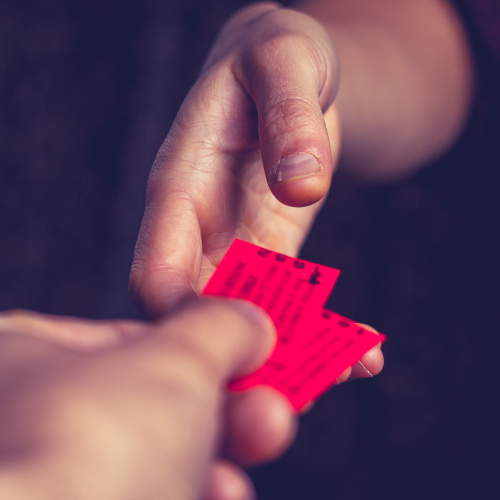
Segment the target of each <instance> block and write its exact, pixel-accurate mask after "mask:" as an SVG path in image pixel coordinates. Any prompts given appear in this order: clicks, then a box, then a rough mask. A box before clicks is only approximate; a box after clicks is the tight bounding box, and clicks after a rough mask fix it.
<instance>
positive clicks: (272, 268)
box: [203, 240, 340, 361]
mask: <svg viewBox="0 0 500 500" xmlns="http://www.w3.org/2000/svg"><path fill="white" fill-rule="evenodd" d="M339 274H340V271H339V270H338V269H333V268H331V267H326V266H321V265H318V264H313V263H312V262H307V261H305V260H300V259H295V258H293V257H288V256H286V255H282V254H279V253H276V252H272V251H271V250H266V249H265V248H261V247H258V246H256V245H252V244H251V243H247V242H246V241H242V240H234V242H233V244H232V245H231V247H230V248H229V250H228V251H227V253H226V255H225V256H224V258H223V259H222V261H221V262H220V264H219V266H218V267H217V270H216V271H215V273H214V275H213V276H212V278H211V279H210V281H209V282H208V284H207V286H206V287H205V290H203V295H215V296H220V297H232V298H239V299H246V300H248V301H250V302H253V303H254V304H257V305H259V306H260V307H262V308H263V309H264V310H265V311H266V312H267V313H268V314H269V316H270V317H271V319H272V320H273V321H274V324H275V326H276V330H277V331H278V339H277V344H278V345H277V347H276V350H275V352H274V353H273V359H274V360H275V361H287V360H288V358H289V356H290V355H291V354H290V352H291V351H293V350H294V347H295V343H296V340H295V339H296V337H298V336H301V335H302V334H303V330H304V328H306V329H307V328H310V326H311V321H315V320H316V316H317V314H316V313H317V312H318V311H320V310H321V308H322V307H323V306H324V304H325V302H326V301H327V299H328V296H329V295H330V293H331V291H332V289H333V286H334V285H335V282H336V281H337V278H338V276H339Z"/></svg>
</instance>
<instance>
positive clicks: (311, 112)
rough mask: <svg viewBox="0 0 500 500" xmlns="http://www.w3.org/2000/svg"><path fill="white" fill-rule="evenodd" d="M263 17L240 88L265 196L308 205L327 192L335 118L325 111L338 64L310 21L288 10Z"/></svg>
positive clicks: (246, 59) (321, 32) (334, 146)
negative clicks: (250, 106) (253, 122)
mask: <svg viewBox="0 0 500 500" xmlns="http://www.w3.org/2000/svg"><path fill="white" fill-rule="evenodd" d="M278 14H279V15H280V17H277V15H278ZM273 15H274V16H275V17H276V20H274V22H273V19H272V16H273ZM268 16H269V19H268V22H267V23H266V24H265V26H266V31H265V32H259V30H258V29H257V30H256V32H255V33H254V34H253V37H252V41H251V43H250V44H249V48H248V49H247V53H246V54H245V57H243V58H242V61H244V62H243V64H242V68H241V71H242V81H243V82H244V85H245V86H246V89H247V92H248V93H249V95H250V97H251V98H252V99H253V101H254V102H255V105H256V108H257V113H258V124H259V142H260V148H261V154H262V162H263V165H264V170H265V173H266V177H267V181H268V184H269V187H270V189H271V191H272V192H273V194H274V195H275V197H276V198H277V199H278V200H279V201H281V202H282V203H284V204H286V205H290V206H297V207H298V206H306V205H311V204H312V203H315V202H317V201H319V200H320V199H321V198H323V196H324V195H325V194H326V193H327V191H328V188H329V186H330V180H331V176H332V174H333V168H334V162H336V160H337V155H338V150H339V142H340V141H339V129H338V126H337V124H338V121H337V116H336V111H335V108H334V107H333V106H332V107H330V105H331V104H332V101H333V98H334V96H335V92H336V88H337V81H338V64H337V62H336V56H335V52H334V49H333V46H332V44H331V42H330V40H329V37H328V35H327V34H326V33H325V32H324V30H323V28H322V27H321V26H320V25H319V24H318V23H317V22H316V21H314V20H313V19H311V18H309V17H307V16H305V15H302V14H299V13H297V12H293V11H278V12H277V11H274V12H271V13H270V14H268ZM289 18H291V19H289ZM292 20H293V23H292ZM291 25H293V27H294V30H293V31H292V30H291V29H290V28H289V27H288V26H291ZM329 107H330V109H329V115H330V116H329V118H330V120H329V121H330V123H331V124H333V125H332V126H331V127H329V130H327V126H326V124H325V119H324V116H323V113H324V111H326V110H327V109H328V108H329ZM329 133H330V134H332V135H333V137H329Z"/></svg>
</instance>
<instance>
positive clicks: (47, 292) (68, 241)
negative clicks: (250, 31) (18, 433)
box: [0, 0, 500, 500]
mask: <svg viewBox="0 0 500 500" xmlns="http://www.w3.org/2000/svg"><path fill="white" fill-rule="evenodd" d="M245 3H248V2H244V1H241V0H211V1H210V2H209V1H201V0H183V1H182V2H181V1H174V0H126V1H125V0H124V1H115V0H87V1H82V0H46V1H22V0H16V1H12V2H9V1H6V0H0V310H5V309H10V308H27V309H33V310H36V311H41V312H46V313H54V314H65V315H78V316H84V317H89V318H109V317H116V316H121V317H129V318H133V317H135V318H137V317H139V315H138V313H137V312H136V311H135V309H134V307H133V306H132V304H131V302H130V300H129V298H128V295H127V280H128V271H129V266H130V262H131V259H132V252H133V247H134V243H135V238H136V235H137V232H138V229H139V225H140V221H141V217H142V210H143V205H144V193H145V184H146V179H147V175H148V171H149V168H150V166H151V164H152V162H153V159H154V156H155V153H156V150H157V149H158V147H159V145H160V144H161V141H162V140H163V138H164V137H165V135H166V134H167V132H168V130H169V127H170V125H171V123H172V121H173V119H174V117H175V113H176V111H177V109H178V107H179V105H180V103H181V102H182V99H183V97H184V96H185V94H186V93H187V91H188V90H189V88H190V86H191V85H192V83H193V82H194V80H195V79H196V77H197V74H198V71H199V68H200V66H201V64H202V61H203V59H204V57H205V55H206V53H207V51H208V49H209V47H210V44H211V43H212V41H213V39H214V37H215V35H216V33H217V31H218V29H219V28H220V27H221V25H222V23H223V22H224V20H225V19H226V18H227V17H228V15H230V13H231V12H233V11H234V10H235V9H237V8H238V7H240V6H242V5H244V4H245ZM457 7H458V9H459V11H460V13H461V15H462V16H463V20H464V23H465V24H466V25H467V28H468V31H469V35H470V39H471V43H472V45H473V49H474V52H475V57H476V62H477V66H478V74H479V84H478V93H477V98H476V103H475V107H474V111H473V114H472V117H471V119H470V123H469V126H468V128H467V130H466V131H465V132H464V134H463V136H462V138H461V140H460V141H459V143H458V144H457V145H456V146H455V147H454V149H453V150H452V151H450V152H449V153H448V154H446V155H445V156H444V157H443V158H442V159H440V160H439V161H438V162H436V163H435V164H433V165H429V166H428V167H426V168H425V169H423V170H421V171H420V172H419V173H418V174H417V175H415V176H414V177H412V178H410V179H407V180H405V181H403V182H399V183H398V184H394V185H384V186H358V185H354V184H349V183H348V182H347V181H342V180H340V179H339V180H335V179H334V182H333V186H332V190H331V192H330V195H329V198H328V201H327V203H326V206H325V208H324V209H323V212H322V213H321V215H320V216H319V218H318V220H317V222H316V225H315V226H314V228H313V230H312V233H311V236H310V238H309V239H308V241H307V243H306V245H305V247H304V249H303V252H302V257H303V258H305V259H309V260H313V261H316V262H320V263H321V264H324V265H329V266H333V267H336V268H339V269H341V270H342V274H341V277H340V279H339V282H338V284H337V286H336V287H335V290H334V292H333V294H332V297H331V299H330V301H329V303H328V307H329V308H331V309H334V310H335V311H337V312H339V313H341V314H344V315H346V316H348V317H351V318H353V319H355V320H357V321H360V322H363V323H368V324H371V325H373V326H374V327H376V328H377V329H378V330H380V331H382V332H384V333H386V334H387V336H388V341H387V343H386V344H385V346H384V352H385V357H386V366H385V368H384V371H383V372H382V374H381V375H379V376H378V377H376V378H375V379H373V380H362V381H357V382H355V383H352V384H345V385H343V386H341V387H335V388H333V389H332V390H331V391H329V393H328V394H327V395H326V396H324V397H323V398H322V399H320V400H319V401H318V403H317V404H316V406H315V408H314V409H313V410H312V411H311V412H310V413H309V414H307V415H305V416H303V417H302V418H301V430H300V433H299V437H298V439H297V442H296V443H295V444H294V446H293V447H292V448H291V450H290V451H289V452H288V453H287V454H286V455H285V456H284V457H283V458H282V459H280V460H279V461H277V462H275V463H273V464H270V465H266V466H263V467H259V468H256V469H253V470H252V471H251V475H252V477H253V479H254V480H255V482H256V485H257V491H258V494H259V498H260V499H262V500H267V499H269V500H271V499H273V500H285V499H286V500H306V499H308V500H309V499H318V500H322V499H339V500H357V499H378V498H380V499H383V498H384V499H399V498H405V499H413V498H415V499H417V498H418V499H421V498H431V499H433V498H478V497H479V495H483V494H489V493H490V492H491V491H495V490H496V484H497V481H496V473H497V470H498V466H499V465H500V464H499V462H500V461H499V459H498V445H499V440H498V430H497V428H498V426H499V423H500V404H499V402H500V400H499V396H498V389H499V383H498V378H499V377H498V374H497V365H498V356H499V354H498V353H499V348H500V340H499V334H500V331H499V325H500V321H499V319H500V304H499V298H500V293H499V292H500V290H499V282H500V236H499V229H500V226H499V222H500V210H499V195H498V190H499V187H500V183H499V180H500V144H499V140H500V113H499V111H500V109H499V108H500V98H499V96H498V89H500V63H499V61H500V59H499V58H498V56H496V55H495V53H494V51H493V50H491V49H490V47H489V46H488V44H487V42H486V40H485V39H484V38H483V36H482V31H481V29H480V25H479V23H478V22H477V18H476V17H475V16H474V14H473V12H471V11H469V9H468V7H467V5H465V4H462V2H457Z"/></svg>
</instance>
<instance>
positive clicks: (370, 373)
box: [358, 361, 373, 377]
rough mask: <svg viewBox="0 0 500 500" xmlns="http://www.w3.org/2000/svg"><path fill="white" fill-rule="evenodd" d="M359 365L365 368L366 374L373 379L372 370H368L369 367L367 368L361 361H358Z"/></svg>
mask: <svg viewBox="0 0 500 500" xmlns="http://www.w3.org/2000/svg"><path fill="white" fill-rule="evenodd" d="M358 363H359V364H360V366H361V368H363V370H364V371H365V372H366V373H368V375H369V376H370V377H373V373H372V372H371V371H370V370H368V368H367V367H366V366H365V365H364V364H363V363H361V361H358Z"/></svg>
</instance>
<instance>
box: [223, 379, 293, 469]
mask: <svg viewBox="0 0 500 500" xmlns="http://www.w3.org/2000/svg"><path fill="white" fill-rule="evenodd" d="M227 429H228V435H227V440H226V447H225V450H226V453H227V454H228V456H229V457H230V458H232V459H234V460H236V461H237V462H238V463H240V464H242V465H244V466H251V465H256V464H260V463H264V462H269V461H271V460H274V459H276V458H278V457H279V456H280V455H281V454H283V453H284V452H285V451H286V449H287V448H288V447H289V446H290V445H291V443H292V442H293V440H294V439H295V436H296V434H297V430H298V420H297V415H296V413H295V411H294V410H293V408H292V406H291V405H290V403H289V402H288V400H287V399H286V398H285V397H284V396H283V395H282V394H281V393H279V392H277V391H276V390H274V389H272V388H271V387H266V386H260V387H256V388H254V389H252V390H250V391H246V392H243V393H233V394H231V396H230V400H229V402H228V408H227Z"/></svg>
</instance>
